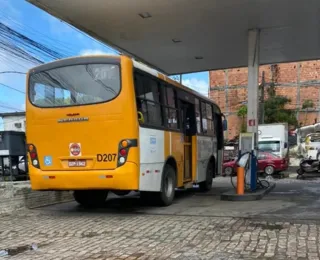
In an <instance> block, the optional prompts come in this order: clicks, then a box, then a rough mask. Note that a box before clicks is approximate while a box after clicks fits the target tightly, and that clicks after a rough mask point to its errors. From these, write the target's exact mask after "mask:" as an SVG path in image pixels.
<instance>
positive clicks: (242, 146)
mask: <svg viewBox="0 0 320 260" xmlns="http://www.w3.org/2000/svg"><path fill="white" fill-rule="evenodd" d="M255 138H256V136H255V134H254V133H241V134H240V140H239V158H241V157H242V156H243V155H244V154H248V155H249V158H248V165H247V167H246V168H245V182H246V183H245V184H246V185H247V186H249V187H250V191H255V190H256V189H257V171H258V169H257V155H256V154H255V149H254V148H255V147H254V144H255Z"/></svg>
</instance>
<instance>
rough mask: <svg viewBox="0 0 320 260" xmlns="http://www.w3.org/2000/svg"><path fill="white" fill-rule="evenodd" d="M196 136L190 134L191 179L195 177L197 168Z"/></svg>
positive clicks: (193, 179)
mask: <svg viewBox="0 0 320 260" xmlns="http://www.w3.org/2000/svg"><path fill="white" fill-rule="evenodd" d="M197 144H198V137H197V136H196V135H194V136H192V181H195V180H196V179H197V172H198V171H197V169H198V157H197V154H198V153H197V151H198V145H197Z"/></svg>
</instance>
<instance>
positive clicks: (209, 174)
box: [199, 161, 214, 192]
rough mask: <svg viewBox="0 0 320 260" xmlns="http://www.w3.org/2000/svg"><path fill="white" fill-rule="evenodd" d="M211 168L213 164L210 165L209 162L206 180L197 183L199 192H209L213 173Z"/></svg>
mask: <svg viewBox="0 0 320 260" xmlns="http://www.w3.org/2000/svg"><path fill="white" fill-rule="evenodd" d="M213 167H214V164H213V163H212V161H210V162H209V164H208V167H207V172H206V180H205V181H203V182H200V183H199V188H200V191H203V192H206V191H209V190H211V188H212V178H213V171H214V168H213Z"/></svg>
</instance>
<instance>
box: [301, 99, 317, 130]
mask: <svg viewBox="0 0 320 260" xmlns="http://www.w3.org/2000/svg"><path fill="white" fill-rule="evenodd" d="M313 107H314V103H313V101H312V100H310V99H306V100H305V101H304V102H303V104H302V109H306V110H307V111H306V112H305V116H304V124H305V125H306V124H307V119H308V110H309V108H313Z"/></svg>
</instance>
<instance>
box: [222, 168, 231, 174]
mask: <svg viewBox="0 0 320 260" xmlns="http://www.w3.org/2000/svg"><path fill="white" fill-rule="evenodd" d="M224 173H225V174H226V175H230V174H231V173H232V168H231V167H227V168H225V169H224Z"/></svg>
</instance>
